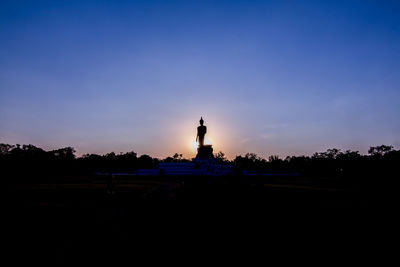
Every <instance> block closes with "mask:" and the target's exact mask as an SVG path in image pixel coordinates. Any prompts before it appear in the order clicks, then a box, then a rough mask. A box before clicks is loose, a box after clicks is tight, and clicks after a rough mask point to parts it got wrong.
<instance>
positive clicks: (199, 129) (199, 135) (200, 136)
mask: <svg viewBox="0 0 400 267" xmlns="http://www.w3.org/2000/svg"><path fill="white" fill-rule="evenodd" d="M203 124H204V120H203V117H201V118H200V126H199V127H197V136H196V141H197V139H199V147H202V146H204V136H205V135H206V133H207V127H206V126H204V125H203Z"/></svg>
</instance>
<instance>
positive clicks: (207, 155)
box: [196, 145, 214, 159]
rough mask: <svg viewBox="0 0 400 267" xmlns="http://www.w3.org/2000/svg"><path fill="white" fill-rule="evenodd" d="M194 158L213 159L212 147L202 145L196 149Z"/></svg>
mask: <svg viewBox="0 0 400 267" xmlns="http://www.w3.org/2000/svg"><path fill="white" fill-rule="evenodd" d="M196 158H204V159H212V158H214V154H213V148H212V145H204V146H200V147H199V148H197V155H196Z"/></svg>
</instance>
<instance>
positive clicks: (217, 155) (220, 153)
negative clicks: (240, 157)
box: [215, 151, 228, 163]
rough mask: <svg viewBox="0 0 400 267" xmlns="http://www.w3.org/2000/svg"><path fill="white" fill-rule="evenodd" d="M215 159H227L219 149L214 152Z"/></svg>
mask: <svg viewBox="0 0 400 267" xmlns="http://www.w3.org/2000/svg"><path fill="white" fill-rule="evenodd" d="M215 159H216V160H217V161H218V162H220V163H224V162H227V161H228V159H227V158H226V157H225V153H224V152H222V151H219V152H218V153H217V154H215Z"/></svg>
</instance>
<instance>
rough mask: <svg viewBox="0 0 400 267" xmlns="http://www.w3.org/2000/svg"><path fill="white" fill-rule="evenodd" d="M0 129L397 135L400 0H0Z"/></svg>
mask: <svg viewBox="0 0 400 267" xmlns="http://www.w3.org/2000/svg"><path fill="white" fill-rule="evenodd" d="M0 40H1V41H0V142H2V143H11V144H15V143H21V144H26V143H31V144H34V145H37V146H40V147H43V148H46V149H52V148H58V147H63V146H73V147H75V148H76V150H77V152H78V154H79V155H81V154H85V153H99V154H103V153H106V152H110V151H115V152H126V151H131V150H134V151H136V152H137V153H139V154H150V155H152V156H157V157H165V156H168V155H172V154H174V153H175V152H178V153H183V154H184V156H185V157H193V156H194V155H195V153H194V151H193V150H192V148H191V147H192V142H193V140H194V138H195V134H196V133H195V130H196V129H195V128H196V126H197V124H198V121H199V119H200V116H203V117H204V119H205V124H206V125H207V126H208V130H209V133H208V138H209V139H210V142H211V143H212V144H213V146H214V149H215V151H220V150H221V151H223V152H225V153H226V154H227V155H228V156H229V157H230V158H233V157H234V156H235V155H239V154H244V153H246V152H254V153H257V154H259V155H260V156H263V157H267V156H269V155H272V154H274V155H280V156H282V157H284V156H286V155H302V154H306V155H310V154H312V153H313V152H315V151H323V150H326V149H327V148H332V147H336V148H341V149H353V150H359V151H360V152H362V153H366V151H367V149H368V147H369V146H374V145H380V144H387V145H393V146H395V147H396V148H400V120H399V119H398V116H399V114H400V105H399V104H398V102H399V99H400V97H399V96H400V2H399V1H197V2H191V1H2V2H1V3H0Z"/></svg>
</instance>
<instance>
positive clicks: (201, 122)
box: [200, 117, 204, 125]
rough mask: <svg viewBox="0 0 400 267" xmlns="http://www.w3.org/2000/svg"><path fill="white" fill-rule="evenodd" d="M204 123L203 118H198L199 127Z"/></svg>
mask: <svg viewBox="0 0 400 267" xmlns="http://www.w3.org/2000/svg"><path fill="white" fill-rule="evenodd" d="M203 123H204V121H203V117H201V118H200V125H203Z"/></svg>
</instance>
